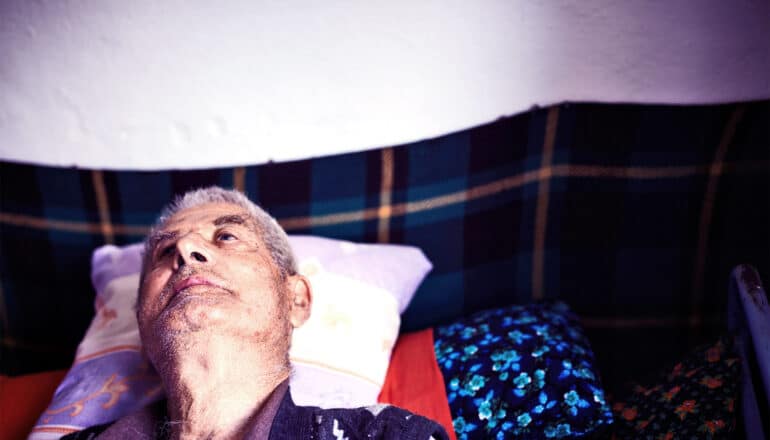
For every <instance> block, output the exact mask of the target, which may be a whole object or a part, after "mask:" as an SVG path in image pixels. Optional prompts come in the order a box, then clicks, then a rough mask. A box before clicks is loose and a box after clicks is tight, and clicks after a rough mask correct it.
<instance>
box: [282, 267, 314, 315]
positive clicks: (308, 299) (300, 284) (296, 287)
mask: <svg viewBox="0 0 770 440" xmlns="http://www.w3.org/2000/svg"><path fill="white" fill-rule="evenodd" d="M287 283H288V288H289V320H290V321H291V325H292V326H293V327H294V328H297V327H300V326H301V325H302V324H304V323H305V321H307V319H308V318H309V317H310V308H311V306H312V304H313V293H312V291H311V288H310V281H308V279H307V278H305V277H304V276H302V275H299V274H297V275H292V276H290V277H289V278H288V279H287Z"/></svg>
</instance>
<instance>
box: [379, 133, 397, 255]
mask: <svg viewBox="0 0 770 440" xmlns="http://www.w3.org/2000/svg"><path fill="white" fill-rule="evenodd" d="M393 168H394V162H393V148H383V149H382V176H381V179H380V208H379V209H378V210H377V217H378V218H379V220H378V221H377V241H378V242H379V243H387V242H389V241H390V216H391V214H392V212H391V207H390V204H391V202H392V197H393Z"/></svg>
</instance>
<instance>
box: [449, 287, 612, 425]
mask: <svg viewBox="0 0 770 440" xmlns="http://www.w3.org/2000/svg"><path fill="white" fill-rule="evenodd" d="M435 335H436V336H435V350H436V359H437V362H438V365H439V367H440V369H441V372H442V374H443V376H444V381H445V383H446V386H447V399H448V402H449V406H450V408H451V411H452V417H453V425H454V430H455V433H456V434H457V437H458V438H459V439H461V440H463V439H504V438H509V437H510V436H517V437H519V436H520V437H522V438H530V439H551V438H581V437H586V436H589V435H598V434H600V433H602V432H607V431H608V427H609V426H610V425H611V424H612V412H611V411H610V407H609V405H608V403H607V401H606V399H605V395H604V389H603V388H602V385H601V381H600V379H599V374H598V371H597V369H596V364H595V361H594V356H593V353H592V351H591V347H590V344H589V343H588V340H587V339H586V338H585V336H584V335H583V331H582V329H581V328H580V325H579V323H578V320H577V317H576V316H575V315H574V314H572V313H571V311H570V310H569V308H568V307H567V306H566V305H565V304H564V303H561V302H546V303H538V304H530V305H526V306H511V307H506V308H499V309H492V310H487V311H483V312H479V313H476V314H474V315H471V316H469V317H467V318H462V319H459V320H457V321H455V322H453V323H451V324H448V325H445V326H439V327H437V328H436V330H435Z"/></svg>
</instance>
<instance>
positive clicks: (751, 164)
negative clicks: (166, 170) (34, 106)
mask: <svg viewBox="0 0 770 440" xmlns="http://www.w3.org/2000/svg"><path fill="white" fill-rule="evenodd" d="M710 170H711V167H710V166H709V165H692V166H671V167H620V166H600V165H568V164H561V165H553V166H550V167H546V168H540V169H536V170H532V171H525V172H523V173H521V174H517V175H515V176H509V177H504V178H502V179H499V180H495V181H493V182H490V183H485V184H482V185H478V186H474V187H472V188H469V189H467V190H463V191H456V192H452V193H448V194H444V195H440V196H436V197H429V198H427V199H423V200H418V201H414V202H407V203H398V204H395V205H391V206H390V216H391V217H395V216H400V215H406V214H412V213H416V212H421V211H427V210H431V209H436V208H441V207H444V206H448V205H453V204H456V203H462V202H465V201H469V200H475V199H479V198H483V197H488V196H492V195H495V194H498V193H500V192H503V191H507V190H510V189H513V188H517V187H520V186H522V185H526V184H529V183H533V182H537V181H539V180H540V179H543V178H545V177H549V178H553V177H568V178H583V177H592V178H607V179H614V178H623V179H634V180H646V179H668V178H678V177H688V176H693V175H697V174H705V173H707V172H709V171H710ZM768 170H770V161H736V162H729V163H723V164H722V167H721V169H720V170H719V173H720V174H726V173H728V172H729V173H735V174H744V173H755V172H767V171H768ZM380 214H381V213H380V209H379V208H367V209H363V210H359V211H349V212H339V213H335V214H327V215H319V216H309V217H288V218H284V219H280V220H278V222H279V223H280V224H281V226H283V228H284V229H286V230H287V231H292V230H297V229H306V228H309V227H312V226H329V225H336V224H341V223H351V222H357V221H364V220H373V219H376V218H379V216H380ZM0 223H5V224H10V225H15V226H23V227H28V228H34V229H51V230H59V231H67V232H80V233H94V234H98V233H100V232H101V225H99V224H95V223H89V222H72V221H66V220H51V219H46V218H40V217H33V216H28V215H21V214H10V213H3V212H0ZM112 229H113V231H114V233H116V234H122V235H135V236H139V237H143V236H145V235H147V233H148V232H149V231H150V227H149V226H140V225H120V224H113V225H112Z"/></svg>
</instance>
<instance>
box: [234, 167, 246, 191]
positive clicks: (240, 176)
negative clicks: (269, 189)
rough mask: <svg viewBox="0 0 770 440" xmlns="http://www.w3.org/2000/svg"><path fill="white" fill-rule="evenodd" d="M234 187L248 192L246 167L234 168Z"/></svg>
mask: <svg viewBox="0 0 770 440" xmlns="http://www.w3.org/2000/svg"><path fill="white" fill-rule="evenodd" d="M233 188H234V189H237V190H238V191H240V192H242V193H245V192H246V168H244V167H236V168H233Z"/></svg>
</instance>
